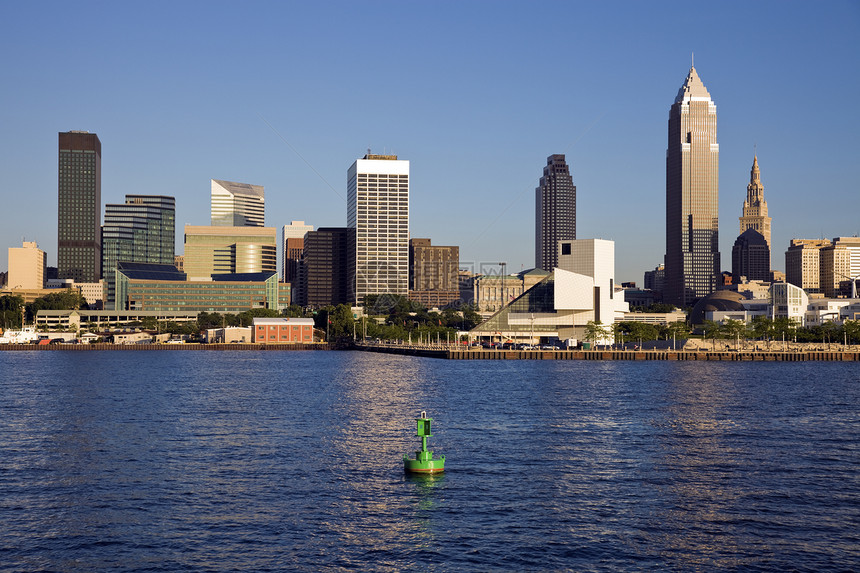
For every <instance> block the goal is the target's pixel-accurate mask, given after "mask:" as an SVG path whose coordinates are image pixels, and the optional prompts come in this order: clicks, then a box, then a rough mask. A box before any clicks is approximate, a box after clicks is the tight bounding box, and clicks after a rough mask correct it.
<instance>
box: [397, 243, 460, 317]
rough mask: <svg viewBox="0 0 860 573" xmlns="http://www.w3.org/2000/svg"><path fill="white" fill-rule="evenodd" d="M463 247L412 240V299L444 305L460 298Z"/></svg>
mask: <svg viewBox="0 0 860 573" xmlns="http://www.w3.org/2000/svg"><path fill="white" fill-rule="evenodd" d="M459 271H460V247H443V246H439V245H431V244H430V239H409V298H410V299H411V300H414V301H417V302H420V303H421V304H424V305H426V306H430V307H432V306H436V307H441V306H444V305H446V304H449V303H452V302H454V301H456V300H459V299H460V284H459Z"/></svg>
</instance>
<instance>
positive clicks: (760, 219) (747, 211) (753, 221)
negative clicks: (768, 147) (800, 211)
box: [739, 155, 773, 270]
mask: <svg viewBox="0 0 860 573" xmlns="http://www.w3.org/2000/svg"><path fill="white" fill-rule="evenodd" d="M739 220H740V232H741V234H743V232H744V231H746V230H747V229H755V230H756V231H758V232H759V233H761V235H762V236H763V237H764V240H765V241H767V247H768V249H771V248H772V247H773V246H772V245H771V242H770V222H771V218H770V217H768V216H767V201H765V200H764V186H763V185H762V184H761V171H760V170H759V167H758V156H757V155H756V156H754V157H753V164H752V169H750V184H749V185H747V198H746V200H745V201H744V206H743V212H742V215H741V217H740V219H739ZM768 270H770V259H768Z"/></svg>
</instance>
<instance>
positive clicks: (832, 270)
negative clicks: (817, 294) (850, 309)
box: [820, 237, 860, 298]
mask: <svg viewBox="0 0 860 573" xmlns="http://www.w3.org/2000/svg"><path fill="white" fill-rule="evenodd" d="M856 279H860V237H836V238H835V239H833V243H832V244H831V245H829V246H826V247H823V248H822V249H821V278H820V281H821V291H822V292H823V293H824V296H826V297H828V298H836V297H838V296H850V293H851V290H850V289H851V286H850V284H851V281H852V280H856ZM841 283H845V284H846V285H847V288H846V289H843V285H842V284H841ZM846 291H847V292H846Z"/></svg>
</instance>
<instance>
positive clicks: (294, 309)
mask: <svg viewBox="0 0 860 573" xmlns="http://www.w3.org/2000/svg"><path fill="white" fill-rule="evenodd" d="M281 314H282V315H284V316H286V317H289V318H310V317H311V316H312V315H311V313H309V312H305V309H304V308H302V307H301V306H299V305H297V304H291V305H290V306H288V307H287V308H285V309H284V310H282V311H281Z"/></svg>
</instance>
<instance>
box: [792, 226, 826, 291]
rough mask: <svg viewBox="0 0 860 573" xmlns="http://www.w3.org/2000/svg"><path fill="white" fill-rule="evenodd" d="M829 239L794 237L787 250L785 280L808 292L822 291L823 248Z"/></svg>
mask: <svg viewBox="0 0 860 573" xmlns="http://www.w3.org/2000/svg"><path fill="white" fill-rule="evenodd" d="M829 245H830V241H828V240H827V239H792V240H791V243H790V244H789V247H788V250H787V251H785V282H788V283H791V284H793V285H794V286H798V287H800V288H802V289H803V290H805V291H806V292H808V293H820V292H821V270H820V269H821V264H820V255H821V249H822V248H824V247H827V246H829Z"/></svg>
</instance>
